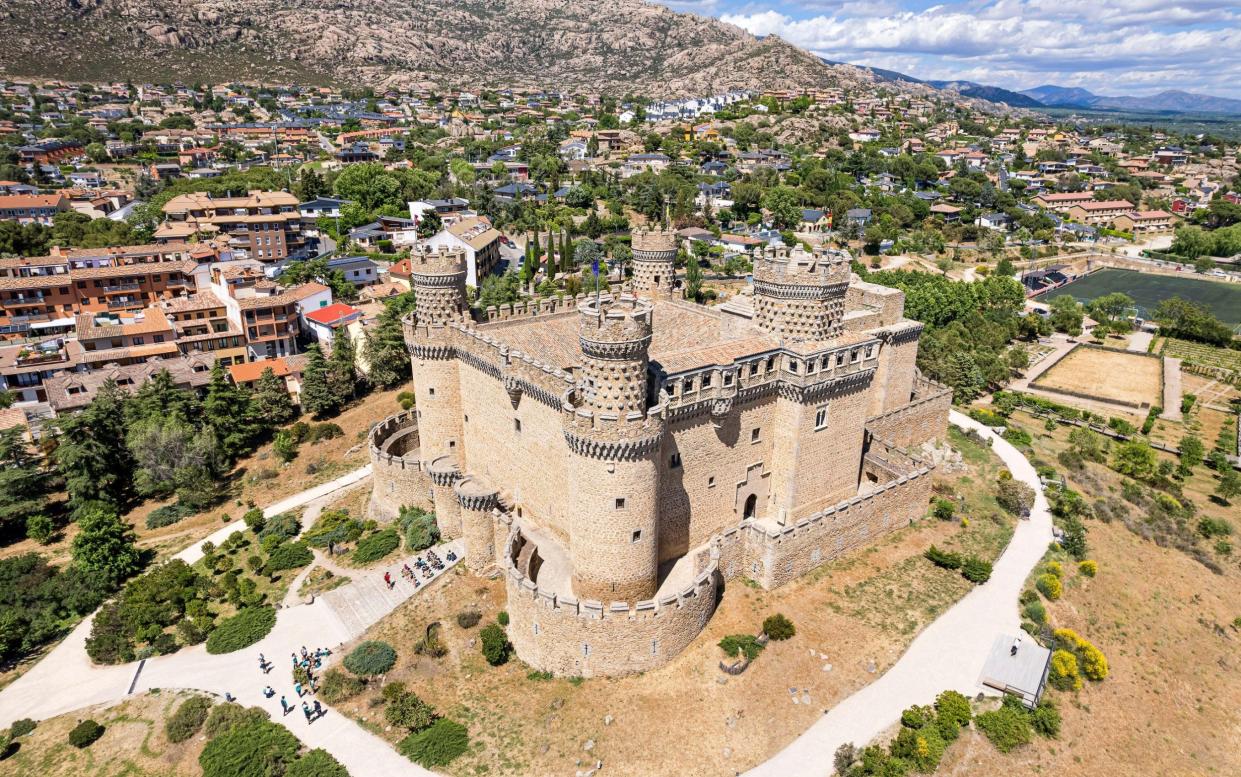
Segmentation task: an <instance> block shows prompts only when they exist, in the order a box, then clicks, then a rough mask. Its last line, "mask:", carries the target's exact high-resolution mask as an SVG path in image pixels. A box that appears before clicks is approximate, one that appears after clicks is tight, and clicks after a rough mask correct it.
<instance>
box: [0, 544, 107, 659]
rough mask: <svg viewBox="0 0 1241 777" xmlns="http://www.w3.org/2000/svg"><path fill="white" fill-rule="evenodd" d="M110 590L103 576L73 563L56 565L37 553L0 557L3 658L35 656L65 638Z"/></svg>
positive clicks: (0, 631)
mask: <svg viewBox="0 0 1241 777" xmlns="http://www.w3.org/2000/svg"><path fill="white" fill-rule="evenodd" d="M110 590H111V588H110V586H109V585H108V583H107V582H106V581H104V580H102V579H100V577H99V576H98V575H92V574H90V573H88V572H85V571H84V570H82V569H81V568H79V567H77V566H75V565H72V564H70V565H65V566H63V567H56V566H52V565H50V564H48V562H47V559H46V558H44V557H43V556H40V555H39V554H37V553H24V554H22V555H20V556H10V557H9V558H4V559H0V624H4V625H3V627H0V634H2V635H3V636H0V661H2V662H8V661H11V660H14V659H17V658H20V657H22V656H25V655H29V654H30V653H31V652H33V651H35V650H38V649H39V648H40V647H41V646H43V645H44V644H46V643H48V642H50V641H52V640H53V639H56V638H58V637H60V636H61V635H62V634H64V633H65V632H66V631H68V627H69V626H70V625H71V624H72V623H73V620H74V619H76V618H78V617H81V616H84V615H87V614H89V613H90V612H92V611H93V610H94V609H95V608H96V607H98V606H99V604H100V603H101V602H102V601H103V600H104V597H105V596H107V594H108V593H109V592H110Z"/></svg>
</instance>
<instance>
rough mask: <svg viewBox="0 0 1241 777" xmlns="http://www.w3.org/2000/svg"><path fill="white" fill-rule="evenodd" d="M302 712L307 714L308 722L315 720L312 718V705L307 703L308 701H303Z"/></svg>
mask: <svg viewBox="0 0 1241 777" xmlns="http://www.w3.org/2000/svg"><path fill="white" fill-rule="evenodd" d="M302 713H303V714H304V715H305V716H306V722H307V723H313V722H314V721H313V720H311V718H310V705H309V704H307V703H306V702H302Z"/></svg>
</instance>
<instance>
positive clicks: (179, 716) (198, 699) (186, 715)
mask: <svg viewBox="0 0 1241 777" xmlns="http://www.w3.org/2000/svg"><path fill="white" fill-rule="evenodd" d="M210 711H211V699H209V698H207V697H206V696H193V697H191V698H189V699H186V700H185V701H183V702H181V706H180V707H177V711H176V712H174V713H173V714H172V716H171V717H170V718H168V720H167V721H165V722H164V733H165V734H166V735H167V736H168V741H169V742H174V743H175V742H184V741H185V740H187V739H189V738H190V737H192V736H194V735H195V734H197V733H198V731H199V729H201V728H202V727H203V723H205V722H206V721H207V714H208V713H209V712H210Z"/></svg>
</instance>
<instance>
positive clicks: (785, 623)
mask: <svg viewBox="0 0 1241 777" xmlns="http://www.w3.org/2000/svg"><path fill="white" fill-rule="evenodd" d="M763 633H764V634H766V635H767V636H768V637H770V638H772V639H774V640H776V641H777V642H780V641H783V640H786V639H789V638H790V637H792V636H793V635H794V634H796V633H797V627H796V626H794V625H793V621H791V620H789V619H788V618H786V617H784V616H783V615H782V614H780V613H776V614H775V615H769V616H767V618H766V620H764V621H763Z"/></svg>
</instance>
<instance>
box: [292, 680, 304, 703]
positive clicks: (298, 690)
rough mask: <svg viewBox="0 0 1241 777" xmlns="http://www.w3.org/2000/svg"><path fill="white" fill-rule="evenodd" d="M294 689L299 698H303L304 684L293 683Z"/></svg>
mask: <svg viewBox="0 0 1241 777" xmlns="http://www.w3.org/2000/svg"><path fill="white" fill-rule="evenodd" d="M293 690H295V691H297V698H299V699H300V698H302V684H301V683H293Z"/></svg>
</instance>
